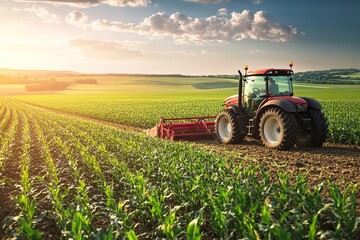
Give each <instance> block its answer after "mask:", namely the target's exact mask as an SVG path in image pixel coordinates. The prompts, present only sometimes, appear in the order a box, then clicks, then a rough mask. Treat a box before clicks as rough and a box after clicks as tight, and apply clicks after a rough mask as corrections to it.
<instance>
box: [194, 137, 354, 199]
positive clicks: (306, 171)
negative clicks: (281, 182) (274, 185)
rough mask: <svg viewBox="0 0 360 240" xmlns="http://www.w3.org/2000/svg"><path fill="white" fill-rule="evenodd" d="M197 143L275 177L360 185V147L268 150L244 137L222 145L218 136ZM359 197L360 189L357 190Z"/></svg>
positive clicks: (328, 146) (334, 146)
mask: <svg viewBox="0 0 360 240" xmlns="http://www.w3.org/2000/svg"><path fill="white" fill-rule="evenodd" d="M196 145H197V146H200V147H201V148H204V149H207V150H209V151H214V152H215V153H217V154H220V155H223V156H225V157H227V158H229V159H233V160H235V161H239V162H241V163H242V164H243V165H244V166H247V165H249V164H259V165H261V166H262V167H263V168H264V169H265V170H266V171H268V172H269V174H270V178H273V179H274V178H276V177H277V176H278V174H279V173H280V172H282V173H286V174H289V175H290V176H291V180H292V181H295V180H296V177H297V175H298V174H299V173H301V175H302V176H304V177H306V178H308V181H309V185H310V186H311V187H313V186H316V185H318V184H320V183H322V182H325V183H326V182H327V181H329V182H331V183H334V184H336V185H338V186H339V187H340V188H341V189H342V190H344V189H345V188H346V187H347V186H348V185H349V184H360V147H355V146H346V145H339V144H332V143H325V145H324V146H323V147H321V148H298V147H296V146H295V147H293V148H292V149H290V150H287V151H279V150H273V149H267V148H265V147H264V146H263V145H262V144H261V141H257V140H253V139H248V138H245V139H244V141H243V142H242V143H241V144H236V145H229V144H220V143H218V142H217V140H216V139H214V138H212V139H201V140H197V143H196ZM357 199H358V200H359V199H360V190H359V189H358V191H357Z"/></svg>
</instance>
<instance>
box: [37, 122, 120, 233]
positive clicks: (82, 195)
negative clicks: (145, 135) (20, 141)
mask: <svg viewBox="0 0 360 240" xmlns="http://www.w3.org/2000/svg"><path fill="white" fill-rule="evenodd" d="M37 117H38V119H43V120H42V121H41V129H42V130H43V131H44V132H45V131H46V132H47V134H48V136H47V137H46V138H47V139H55V141H54V142H55V143H56V145H57V147H58V148H59V149H60V150H61V152H62V153H63V155H64V156H65V160H66V161H68V164H69V165H68V167H69V169H70V172H71V173H72V175H73V178H74V179H75V183H70V185H71V187H69V188H71V189H75V190H74V191H75V196H74V200H75V201H74V204H72V205H70V207H69V208H67V209H63V211H57V212H66V213H68V214H69V216H72V218H70V220H71V221H67V222H68V224H65V225H62V226H64V227H65V229H62V234H63V236H64V237H71V238H75V239H83V238H92V237H94V236H100V237H105V236H107V235H108V236H112V235H113V230H112V229H114V230H115V228H114V226H113V225H111V226H109V227H108V230H106V231H105V230H100V231H98V230H96V231H95V228H94V227H93V226H91V221H92V220H93V219H92V218H93V214H92V209H91V208H90V205H96V204H94V203H91V202H90V199H89V196H88V194H87V190H88V188H89V187H87V186H86V183H85V179H82V178H83V176H82V175H80V173H79V169H78V162H79V161H80V162H81V163H83V165H84V166H86V167H87V169H86V171H87V170H88V171H89V173H90V174H91V180H92V181H93V182H95V184H93V183H92V185H93V186H95V187H98V188H99V189H100V192H101V191H102V193H103V195H104V196H106V199H105V201H104V202H105V203H104V205H106V207H108V208H111V209H116V211H117V212H118V208H119V205H115V204H114V203H115V200H114V199H113V197H112V194H113V193H112V191H111V186H110V185H108V184H107V183H106V181H105V179H104V176H103V173H102V172H101V170H100V167H99V164H98V162H97V161H96V156H94V155H91V154H89V152H90V150H91V149H88V147H87V146H90V144H91V145H93V144H94V143H93V142H92V141H93V140H92V139H91V138H87V137H86V136H87V135H88V132H83V131H81V128H79V126H78V125H75V126H73V124H68V120H69V119H65V120H66V121H64V119H61V118H57V119H52V118H48V117H43V116H37ZM66 125H67V126H66ZM54 126H56V127H55V128H54ZM63 126H66V127H63ZM86 127H87V126H86ZM74 132H75V133H76V136H75V135H74ZM39 135H40V136H44V133H40V134H39ZM79 137H80V138H79ZM41 139H42V142H43V145H44V146H46V145H47V144H46V140H44V139H43V138H42V137H41ZM63 139H65V140H63ZM49 145H53V144H52V143H50V144H49ZM69 146H70V147H69ZM47 148H48V149H50V148H51V146H48V147H47ZM47 152H49V151H47ZM74 155H75V156H76V155H77V156H78V157H77V158H76V157H75V156H74ZM54 162H55V161H54ZM52 168H53V167H52ZM82 170H84V169H82ZM52 172H53V171H52ZM53 195H54V194H53ZM96 197H97V198H98V197H99V196H96ZM100 197H101V196H100ZM56 205H60V206H61V205H64V203H62V204H61V203H60V204H56ZM96 207H99V206H95V207H93V208H96ZM57 209H59V207H57ZM103 210H104V211H105V210H106V208H104V209H103ZM117 215H119V214H117ZM112 216H116V214H112ZM118 222H119V221H118Z"/></svg>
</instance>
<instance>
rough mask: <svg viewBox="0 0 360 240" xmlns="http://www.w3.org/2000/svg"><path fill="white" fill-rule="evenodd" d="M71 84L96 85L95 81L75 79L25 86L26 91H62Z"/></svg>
mask: <svg viewBox="0 0 360 240" xmlns="http://www.w3.org/2000/svg"><path fill="white" fill-rule="evenodd" d="M73 84H97V80H95V79H76V80H74V81H56V80H54V79H52V80H49V81H41V82H38V83H36V84H28V85H25V90H26V91H63V90H66V89H67V88H68V87H69V86H71V85H73Z"/></svg>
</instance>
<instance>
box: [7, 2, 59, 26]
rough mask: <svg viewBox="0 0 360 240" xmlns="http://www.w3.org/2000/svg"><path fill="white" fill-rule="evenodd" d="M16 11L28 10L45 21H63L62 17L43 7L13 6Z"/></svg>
mask: <svg viewBox="0 0 360 240" xmlns="http://www.w3.org/2000/svg"><path fill="white" fill-rule="evenodd" d="M12 11H15V12H28V13H31V14H34V15H35V16H37V17H39V18H41V19H42V20H43V22H45V23H61V18H60V17H59V16H58V15H56V14H53V13H50V12H49V11H48V10H46V9H45V8H42V7H37V6H32V7H28V8H13V9H12Z"/></svg>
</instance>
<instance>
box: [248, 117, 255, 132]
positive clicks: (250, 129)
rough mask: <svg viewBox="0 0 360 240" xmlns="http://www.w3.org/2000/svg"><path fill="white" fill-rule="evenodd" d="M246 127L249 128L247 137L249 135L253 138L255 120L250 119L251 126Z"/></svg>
mask: <svg viewBox="0 0 360 240" xmlns="http://www.w3.org/2000/svg"><path fill="white" fill-rule="evenodd" d="M246 127H247V129H248V132H247V135H248V136H252V133H253V128H254V119H253V118H250V119H249V125H248V126H246Z"/></svg>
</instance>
